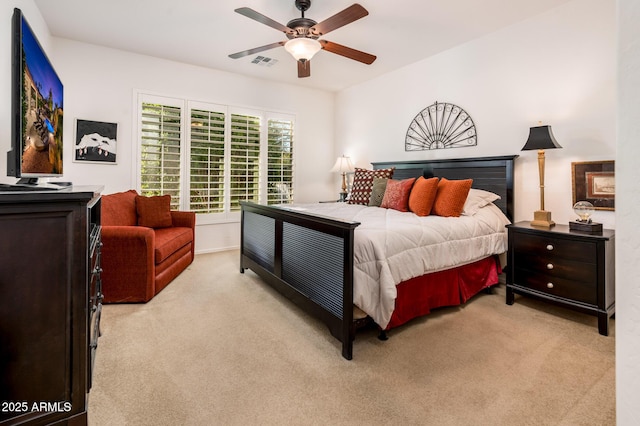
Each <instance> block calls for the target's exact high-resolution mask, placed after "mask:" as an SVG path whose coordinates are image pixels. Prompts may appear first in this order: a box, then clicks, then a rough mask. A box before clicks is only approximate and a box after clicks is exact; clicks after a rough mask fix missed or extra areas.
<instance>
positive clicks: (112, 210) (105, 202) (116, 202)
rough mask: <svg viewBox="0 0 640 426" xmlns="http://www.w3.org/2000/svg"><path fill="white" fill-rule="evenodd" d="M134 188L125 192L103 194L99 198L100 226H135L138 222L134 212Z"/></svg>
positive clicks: (135, 194) (136, 194) (135, 195)
mask: <svg viewBox="0 0 640 426" xmlns="http://www.w3.org/2000/svg"><path fill="white" fill-rule="evenodd" d="M137 196H138V193H137V192H136V190H135V189H130V190H129V191H125V192H116V193H114V194H108V195H103V196H102V198H101V206H102V208H101V214H100V218H101V222H102V226H135V225H137V224H138V215H137V214H136V197H137Z"/></svg>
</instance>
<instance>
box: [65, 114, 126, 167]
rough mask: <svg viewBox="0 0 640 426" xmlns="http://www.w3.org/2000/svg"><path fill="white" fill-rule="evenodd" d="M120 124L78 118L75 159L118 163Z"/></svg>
mask: <svg viewBox="0 0 640 426" xmlns="http://www.w3.org/2000/svg"><path fill="white" fill-rule="evenodd" d="M117 137H118V124H117V123H105V122H102V121H90V120H80V119H77V120H76V141H75V142H76V143H75V152H74V154H73V161H78V162H92V163H103V164H116V160H117V158H116V156H117Z"/></svg>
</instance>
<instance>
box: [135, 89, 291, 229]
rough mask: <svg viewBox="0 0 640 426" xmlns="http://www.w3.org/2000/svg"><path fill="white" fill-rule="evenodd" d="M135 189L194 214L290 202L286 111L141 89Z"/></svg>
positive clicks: (228, 213) (227, 213) (229, 213)
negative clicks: (251, 204)
mask: <svg viewBox="0 0 640 426" xmlns="http://www.w3.org/2000/svg"><path fill="white" fill-rule="evenodd" d="M139 105H140V165H139V166H140V168H139V177H140V188H141V193H142V194H144V195H162V194H170V195H171V197H172V208H179V209H183V210H191V211H195V212H196V213H198V215H199V221H200V220H201V219H202V218H203V217H210V218H212V219H213V220H220V219H228V218H237V217H238V212H239V211H240V202H241V201H245V200H248V201H253V202H260V203H267V204H276V203H289V202H292V201H293V145H294V117H293V116H292V115H284V114H275V113H271V112H267V111H255V110H248V109H241V108H235V107H230V106H222V105H215V104H206V103H201V102H192V101H187V100H181V99H173V98H164V97H157V96H150V95H145V94H141V95H140V96H139Z"/></svg>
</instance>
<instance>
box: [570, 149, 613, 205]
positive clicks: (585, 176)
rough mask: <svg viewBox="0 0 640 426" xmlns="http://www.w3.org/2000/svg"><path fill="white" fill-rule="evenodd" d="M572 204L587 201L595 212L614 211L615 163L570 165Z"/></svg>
mask: <svg viewBox="0 0 640 426" xmlns="http://www.w3.org/2000/svg"><path fill="white" fill-rule="evenodd" d="M571 183H572V188H573V203H574V204H575V203H577V202H578V201H588V202H590V203H591V204H593V206H594V207H595V208H596V210H615V206H616V181H615V161H613V160H608V161H583V162H574V163H571Z"/></svg>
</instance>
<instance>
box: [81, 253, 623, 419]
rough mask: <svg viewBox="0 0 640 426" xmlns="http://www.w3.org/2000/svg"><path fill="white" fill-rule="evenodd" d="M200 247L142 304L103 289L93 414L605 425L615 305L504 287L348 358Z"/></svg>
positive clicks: (229, 262) (363, 341) (370, 342)
mask: <svg viewBox="0 0 640 426" xmlns="http://www.w3.org/2000/svg"><path fill="white" fill-rule="evenodd" d="M238 264H239V254H238V252H237V251H230V252H223V253H213V254H203V255H198V256H196V259H195V261H194V263H193V264H192V265H191V266H190V267H189V268H188V269H187V270H186V271H185V272H183V273H182V275H180V276H179V277H178V278H177V279H176V280H175V281H174V282H173V283H171V284H170V285H169V286H168V287H167V288H166V289H165V290H163V291H162V292H161V293H160V294H159V295H158V296H157V297H156V298H154V299H153V300H152V301H151V302H149V303H147V304H135V305H107V306H105V308H104V313H103V316H102V332H103V335H102V337H101V338H100V340H99V346H98V352H97V356H96V365H95V374H94V384H93V389H92V390H91V393H90V395H89V421H90V425H92V426H102V425H109V426H113V425H136V426H138V425H259V424H265V425H288V424H293V425H342V424H348V425H400V424H402V425H614V424H615V384H614V380H615V365H614V360H615V357H614V344H615V331H614V329H615V321H612V322H611V325H610V328H611V330H612V333H611V334H610V336H609V337H604V336H601V335H599V334H598V330H597V321H596V318H595V317H592V316H588V315H583V314H580V313H576V312H573V311H570V310H566V309H562V308H558V307H553V306H549V305H547V304H543V303H541V302H537V301H532V300H531V299H525V298H523V297H517V298H516V303H515V304H514V305H513V306H508V305H506V304H505V297H504V288H503V287H501V288H498V289H497V291H495V292H494V294H491V295H488V294H480V295H478V296H476V297H475V298H473V299H471V301H469V302H468V303H467V304H466V305H465V306H463V307H457V308H444V309H440V310H437V311H436V312H434V313H432V314H431V315H429V316H427V317H425V318H422V319H418V320H414V321H413V322H411V323H410V324H408V325H406V326H404V327H401V328H399V329H396V330H392V331H391V332H389V337H390V338H389V340H388V341H384V342H383V341H380V340H378V339H377V333H376V332H375V331H374V330H368V331H364V332H362V333H360V334H358V336H357V339H356V341H355V344H354V350H353V354H354V357H353V360H352V361H347V360H345V359H343V358H342V356H341V355H340V343H339V342H338V341H337V340H336V339H335V338H333V337H332V336H331V334H330V333H329V331H328V330H327V329H326V327H325V326H324V325H322V324H321V323H319V322H318V321H316V320H314V319H312V318H310V317H309V316H308V315H306V314H305V313H304V312H302V311H300V310H299V309H297V308H296V307H294V306H293V305H292V304H291V303H290V302H289V301H288V300H287V299H285V298H283V297H282V296H280V295H279V294H278V293H276V292H274V291H273V290H271V289H270V288H269V287H267V286H266V285H264V284H263V283H262V281H261V280H260V279H259V278H258V277H257V276H256V275H255V274H254V273H253V272H251V271H247V272H246V273H245V274H240V273H239V267H238Z"/></svg>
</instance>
